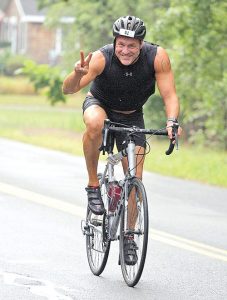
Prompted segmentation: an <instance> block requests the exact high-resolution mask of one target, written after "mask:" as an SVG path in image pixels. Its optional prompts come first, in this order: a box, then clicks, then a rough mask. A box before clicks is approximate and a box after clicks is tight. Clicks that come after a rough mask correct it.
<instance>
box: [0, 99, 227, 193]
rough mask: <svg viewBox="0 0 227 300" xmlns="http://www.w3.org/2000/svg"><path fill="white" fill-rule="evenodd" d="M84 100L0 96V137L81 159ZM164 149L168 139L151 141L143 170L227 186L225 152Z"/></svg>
mask: <svg viewBox="0 0 227 300" xmlns="http://www.w3.org/2000/svg"><path fill="white" fill-rule="evenodd" d="M83 99H84V95H83V94H78V95H74V96H70V97H68V101H67V103H66V104H58V105H57V106H54V107H52V106H50V105H49V104H48V103H47V101H46V99H45V97H43V96H40V95H32V96H30V95H23V96H21V95H20V96H18V95H0V136H1V137H6V138H10V139H15V140H19V141H22V142H25V143H30V144H35V145H39V146H43V147H48V148H51V149H56V150H61V151H65V152H69V153H72V154H75V155H81V156H82V155H83V151H82V141H81V139H82V134H83V130H84V124H83V120H82V111H81V104H82V101H83ZM167 147H168V141H167V140H165V141H164V140H162V141H161V142H160V141H157V140H155V139H152V140H151V153H150V154H149V155H147V157H146V163H145V168H146V170H149V171H153V172H157V173H160V174H163V175H168V176H176V177H180V178H185V179H190V180H196V181H200V182H203V183H208V184H213V185H218V186H223V187H227V153H226V152H221V151H212V150H209V149H203V148H198V147H194V146H189V145H187V144H186V143H183V142H181V143H180V150H179V151H175V152H174V153H173V154H172V155H171V156H166V155H165V154H164V152H165V150H166V148H167Z"/></svg>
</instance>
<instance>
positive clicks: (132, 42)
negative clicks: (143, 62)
mask: <svg viewBox="0 0 227 300" xmlns="http://www.w3.org/2000/svg"><path fill="white" fill-rule="evenodd" d="M141 47H142V42H141V41H140V40H138V39H134V38H129V37H126V36H118V37H117V38H116V45H115V54H116V56H117V58H118V59H119V60H120V62H121V63H122V64H123V65H125V66H128V65H130V64H132V63H133V62H134V61H135V59H136V58H137V57H138V56H139V54H140V49H141Z"/></svg>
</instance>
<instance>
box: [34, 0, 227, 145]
mask: <svg viewBox="0 0 227 300" xmlns="http://www.w3.org/2000/svg"><path fill="white" fill-rule="evenodd" d="M39 1H40V3H41V4H42V5H44V6H45V5H48V12H49V17H48V20H47V24H48V25H50V26H59V19H60V17H62V16H65V15H67V16H73V17H74V20H75V21H74V23H73V24H71V25H70V30H69V28H68V27H67V26H69V25H66V27H65V28H64V30H65V31H64V38H65V45H66V46H65V50H64V59H63V67H64V68H66V69H67V70H68V71H69V70H70V69H72V66H73V64H74V62H75V60H77V59H79V50H80V49H83V50H84V51H85V52H86V53H88V52H89V51H94V50H96V49H98V48H99V47H101V46H102V45H103V44H106V43H110V42H112V40H113V37H112V23H113V21H114V20H115V19H117V18H118V17H119V16H121V15H127V14H133V15H138V16H139V17H141V18H142V19H143V20H144V21H145V22H146V24H147V36H146V40H148V41H152V42H154V43H157V44H159V45H160V46H162V47H164V48H166V49H167V52H168V53H169V56H170V59H171V63H172V67H173V70H174V74H175V81H176V88H177V93H178V96H179V98H180V101H181V107H182V108H181V118H180V120H181V122H182V123H183V124H184V126H183V127H184V130H185V136H186V138H187V139H189V140H190V141H191V142H192V143H195V142H196V143H198V142H200V143H204V144H206V143H207V144H209V145H213V146H214V147H217V146H219V147H220V146H221V147H222V148H224V149H226V150H227V84H226V82H227V31H226V28H227V18H226V16H227V2H226V1H225V0H200V1H197V0H160V1H147V0H138V1H134V2H133V1H121V0H100V1H95V0H86V1H83V2H81V1H79V0H68V1H67V2H64V1H63V0H39ZM157 97H158V94H157ZM152 99H153V100H152V101H156V100H154V99H157V98H152ZM152 101H151V102H152ZM154 103H155V104H154ZM157 103H158V102H153V104H149V105H147V108H146V109H147V110H148V112H147V115H149V114H150V115H152V110H151V109H152V108H153V107H154V105H156V104H157ZM160 103H161V102H160ZM159 108H161V106H159ZM156 119H157V122H158V118H156Z"/></svg>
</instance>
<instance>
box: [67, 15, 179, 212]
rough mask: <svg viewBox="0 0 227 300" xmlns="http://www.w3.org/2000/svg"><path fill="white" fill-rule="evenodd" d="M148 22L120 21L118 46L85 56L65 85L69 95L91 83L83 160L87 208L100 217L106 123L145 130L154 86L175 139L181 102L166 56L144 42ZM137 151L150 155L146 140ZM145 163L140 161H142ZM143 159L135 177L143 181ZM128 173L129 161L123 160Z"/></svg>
mask: <svg viewBox="0 0 227 300" xmlns="http://www.w3.org/2000/svg"><path fill="white" fill-rule="evenodd" d="M145 35H146V27H145V25H144V22H143V21H142V20H141V19H139V18H137V17H134V16H125V17H120V18H119V19H118V20H116V21H115V23H114V24H113V36H114V41H113V44H109V45H105V46H104V47H102V48H101V49H99V50H97V51H95V52H94V53H89V54H88V56H87V57H86V58H85V57H84V52H83V51H81V52H80V61H78V62H77V63H76V64H75V68H74V70H73V71H72V72H71V73H70V74H69V75H68V76H67V77H66V79H65V80H64V82H63V92H64V94H72V93H76V92H78V91H79V90H80V89H82V88H83V87H85V86H87V85H88V84H89V83H91V87H90V91H89V92H88V94H87V96H86V98H85V101H84V103H83V118H84V123H85V125H86V131H85V133H84V136H83V149H84V156H85V160H86V165H87V171H88V177H89V179H88V186H87V188H86V191H87V195H88V207H89V209H90V210H91V211H92V212H93V213H94V214H97V215H101V214H103V213H104V205H103V202H102V198H101V193H100V189H99V181H98V177H97V166H98V159H99V146H100V144H101V140H102V128H103V121H104V120H105V119H106V118H108V119H110V120H111V121H113V122H121V123H124V124H126V125H135V126H138V127H140V128H144V118H143V105H144V103H145V102H146V101H147V100H148V98H149V97H150V96H151V95H152V94H153V93H154V92H155V83H156V82H157V86H158V89H159V91H160V94H161V96H162V98H163V101H164V105H165V111H166V116H167V123H166V125H167V130H168V135H169V138H170V139H171V138H172V128H171V126H172V125H173V124H174V123H176V122H177V118H178V115H179V101H178V98H177V95H176V91H175V85H174V76H173V72H172V70H171V64H170V60H169V57H168V55H167V53H166V51H165V50H164V49H163V48H162V47H160V46H158V45H156V44H152V43H148V42H145V41H144V38H145ZM123 140H124V136H122V135H119V134H117V135H116V141H117V148H118V150H120V149H121V148H122V142H123ZM135 142H136V151H137V153H138V152H139V153H140V154H142V153H144V152H145V143H144V137H135ZM140 159H141V158H140ZM143 163H144V161H143V160H142V161H141V162H140V164H139V165H138V166H137V170H136V176H137V177H139V178H141V179H142V171H143ZM122 164H123V169H124V171H126V162H125V161H124V159H123V161H122Z"/></svg>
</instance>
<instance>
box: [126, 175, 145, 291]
mask: <svg viewBox="0 0 227 300" xmlns="http://www.w3.org/2000/svg"><path fill="white" fill-rule="evenodd" d="M148 225H149V224H148V204H147V196H146V191H145V188H144V185H143V183H142V181H141V180H140V179H138V178H134V179H133V180H132V182H131V183H130V185H129V187H128V198H127V199H126V201H125V205H124V207H123V211H122V215H121V226H120V263H121V270H122V274H123V277H124V280H125V282H126V283H127V285H128V286H130V287H133V286H135V285H136V284H137V283H138V281H139V280H140V277H141V275H142V272H143V268H144V263H145V259H146V253H147V244H148ZM129 245H130V246H129Z"/></svg>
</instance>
